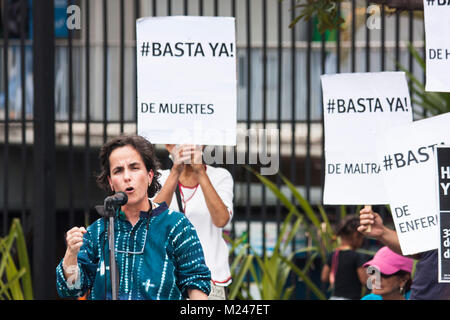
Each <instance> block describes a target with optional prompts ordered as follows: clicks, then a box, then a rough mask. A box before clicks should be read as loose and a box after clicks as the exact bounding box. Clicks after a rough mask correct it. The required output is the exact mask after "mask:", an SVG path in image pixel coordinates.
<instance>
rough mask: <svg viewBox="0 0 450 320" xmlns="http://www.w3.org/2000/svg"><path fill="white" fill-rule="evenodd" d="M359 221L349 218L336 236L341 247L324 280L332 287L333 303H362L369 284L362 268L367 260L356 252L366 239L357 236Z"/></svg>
mask: <svg viewBox="0 0 450 320" xmlns="http://www.w3.org/2000/svg"><path fill="white" fill-rule="evenodd" d="M358 226H359V217H358V216H356V215H351V216H347V217H346V218H345V219H344V220H343V221H342V222H341V225H340V228H339V230H338V232H337V235H338V237H340V240H341V242H340V245H339V246H338V247H337V248H336V249H335V250H334V251H333V252H331V253H330V254H329V255H328V257H327V261H326V262H325V264H324V266H323V269H322V274H321V280H322V282H325V283H328V282H329V283H330V286H331V288H332V290H333V291H332V295H331V297H330V300H359V299H360V298H361V291H362V290H361V289H362V284H365V283H366V281H367V277H368V276H367V274H366V272H365V269H364V267H363V264H364V263H365V262H366V260H367V259H365V257H364V256H363V255H362V254H360V253H358V252H356V251H355V250H356V249H358V248H360V247H361V245H362V243H363V240H364V237H363V236H362V235H361V233H359V232H358V230H357V229H358Z"/></svg>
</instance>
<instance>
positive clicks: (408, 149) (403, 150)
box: [378, 113, 450, 255]
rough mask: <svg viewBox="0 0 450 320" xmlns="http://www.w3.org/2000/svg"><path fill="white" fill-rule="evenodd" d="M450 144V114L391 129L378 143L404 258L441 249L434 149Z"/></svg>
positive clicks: (386, 186) (384, 133) (381, 136)
mask: <svg viewBox="0 0 450 320" xmlns="http://www.w3.org/2000/svg"><path fill="white" fill-rule="evenodd" d="M449 143H450V113H446V114H443V115H440V116H435V117H432V118H428V119H424V120H420V121H415V122H413V123H411V124H409V125H400V126H396V127H393V128H390V129H388V130H386V131H385V132H383V134H382V135H380V139H379V140H378V150H379V151H380V155H379V159H380V162H382V163H383V167H382V170H383V176H384V181H385V188H386V190H387V193H388V195H389V198H390V200H389V205H390V207H391V212H392V217H393V220H394V224H395V229H396V231H397V235H398V238H399V241H400V246H401V248H402V252H403V254H404V255H409V254H415V253H419V252H424V251H428V250H432V249H437V248H438V246H439V226H438V205H437V195H436V192H437V188H436V174H435V166H436V164H435V159H434V153H433V149H434V146H436V145H443V144H449Z"/></svg>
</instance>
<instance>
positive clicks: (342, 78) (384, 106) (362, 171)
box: [321, 72, 412, 205]
mask: <svg viewBox="0 0 450 320" xmlns="http://www.w3.org/2000/svg"><path fill="white" fill-rule="evenodd" d="M321 80H322V89H323V107H324V125H325V165H326V172H325V185H324V196H323V203H324V204H361V205H362V204H365V205H372V204H386V203H387V201H388V198H387V195H386V192H385V190H384V188H383V178H382V176H381V173H380V171H381V169H380V163H379V162H378V157H377V153H376V134H377V133H378V132H381V131H383V130H386V129H387V128H389V127H392V126H395V125H398V124H403V123H410V122H411V121H412V110H411V103H410V98H409V91H408V84H407V82H406V78H405V74H404V73H403V72H374V73H351V74H336V75H322V76H321Z"/></svg>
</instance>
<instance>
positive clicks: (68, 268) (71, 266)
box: [63, 250, 78, 280]
mask: <svg viewBox="0 0 450 320" xmlns="http://www.w3.org/2000/svg"><path fill="white" fill-rule="evenodd" d="M77 267H78V259H77V256H76V255H73V254H72V253H70V251H69V250H67V251H66V254H65V255H64V259H63V272H64V278H66V280H67V279H69V278H70V277H71V276H72V275H73V274H74V272H75V270H76V268H77Z"/></svg>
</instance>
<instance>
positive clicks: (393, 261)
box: [363, 247, 414, 275]
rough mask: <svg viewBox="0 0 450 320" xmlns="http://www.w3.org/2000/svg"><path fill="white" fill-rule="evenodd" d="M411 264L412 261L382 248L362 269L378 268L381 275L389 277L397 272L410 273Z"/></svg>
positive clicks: (386, 248)
mask: <svg viewBox="0 0 450 320" xmlns="http://www.w3.org/2000/svg"><path fill="white" fill-rule="evenodd" d="M413 263H414V261H413V259H411V258H406V257H404V256H402V255H399V254H397V253H395V252H394V251H392V250H391V249H389V248H388V247H382V248H381V249H380V250H378V251H377V253H376V254H375V255H374V257H373V259H372V260H370V261H367V262H366V263H365V264H364V265H363V267H368V266H374V267H378V269H379V270H380V272H381V273H384V274H387V275H389V274H394V273H396V272H397V271H399V270H403V271H407V272H409V273H411V271H412V268H413Z"/></svg>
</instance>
